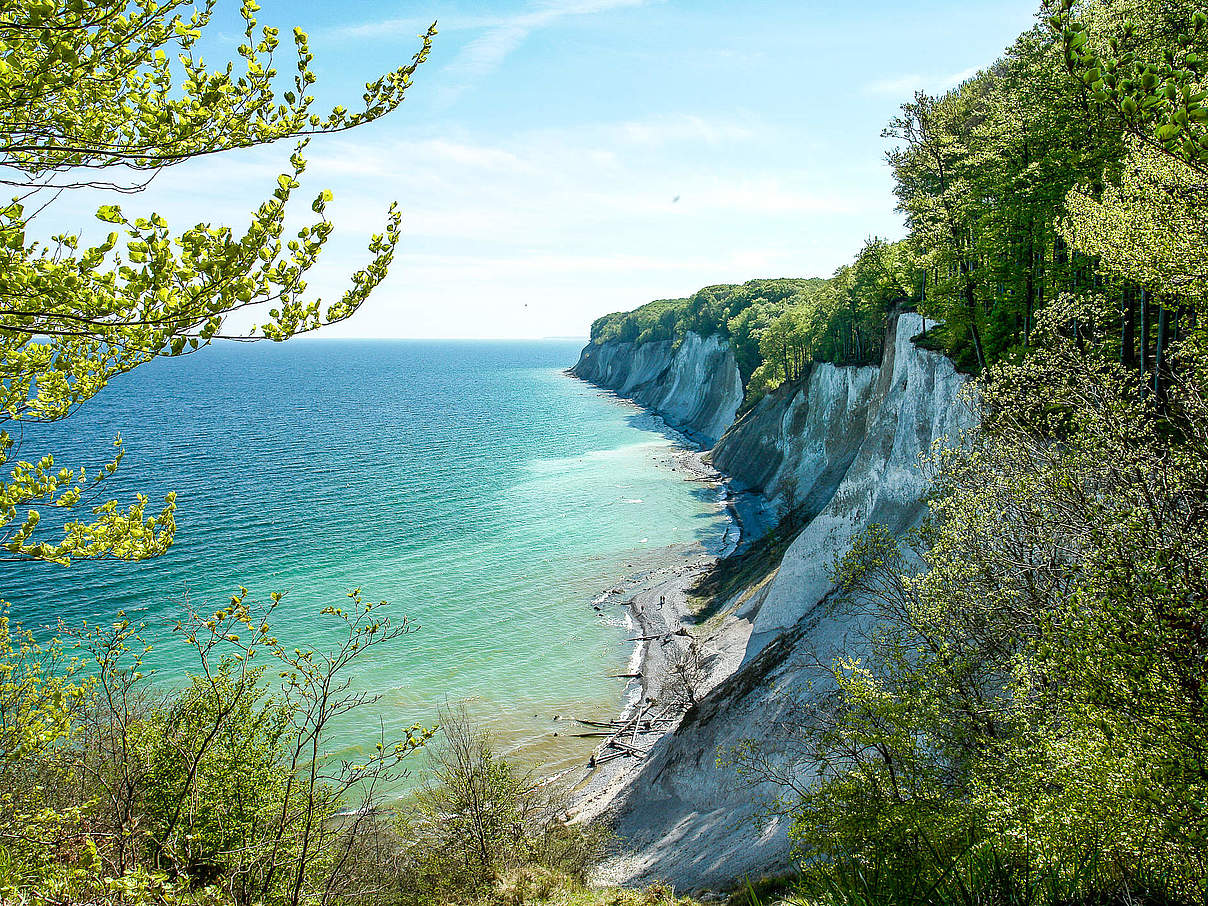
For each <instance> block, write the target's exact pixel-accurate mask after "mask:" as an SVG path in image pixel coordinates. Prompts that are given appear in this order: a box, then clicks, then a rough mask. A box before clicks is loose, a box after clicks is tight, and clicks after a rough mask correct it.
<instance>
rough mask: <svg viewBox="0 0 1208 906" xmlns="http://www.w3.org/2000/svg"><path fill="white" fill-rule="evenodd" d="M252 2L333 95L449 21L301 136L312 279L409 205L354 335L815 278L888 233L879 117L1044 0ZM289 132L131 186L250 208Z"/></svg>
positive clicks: (478, 328)
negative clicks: (385, 102) (376, 106)
mask: <svg viewBox="0 0 1208 906" xmlns="http://www.w3.org/2000/svg"><path fill="white" fill-rule="evenodd" d="M261 2H262V10H261V12H260V18H261V21H262V22H263V23H264V24H273V25H277V26H280V27H281V28H282V32H283V34H288V33H289V32H288V29H289V27H290V26H293V25H299V26H301V27H302V28H304V29H305V30H306V31H308V32H309V33H310V35H311V41H312V48H313V50H314V52H315V55H316V71H317V73H318V75H319V77H320V82H319V86H318V90H317V92H316V94H317V95H318V97H319V98H320V100H321V101H324V102H325V103H326V104H328V105H330V104H331V103H335V102H343V103H346V104H347V106H349V107H352V106H354V104H353V103H352V102H353V101H355V100H356V99H357V98H359V96H360V93H361V91H362V90H363V83H364V82H365V81H367V80H368V79H371V78H373V77H374V76H376V75H377V74H379V73H380V72H381V71H384V70H386V69H389V68H391V67H393V66H395V65H397V64H398V63H399V62H401V61H403V60H405V59H407V58H409V57H410V56H411V54H412V53H413V52H414V50H415V49H416V47H417V46H418V42H417V40H416V37H415V36H416V34H417V33H418V32H420V31H422V30H423V28H424V27H425V26H426V24H427V23H428V22H430V21H431V20H433V19H435V20H438V21H439V27H440V35H439V37H438V38H437V40H436V45H435V49H434V51H433V53H432V56H431V58H430V60H429V62H428V63H427V64H425V66H423V67H422V68H421V70H420V72H419V73H418V74H417V76H416V79H415V84H414V87H413V88H412V90H411V93H410V95H409V98H408V100H407V102H406V103H405V104H404V105H403V107H402V108H400V109H399V110H398V111H396V112H395V113H394V114H392V115H391V116H389V117H387V118H386V119H384V120H383V121H380V122H378V123H374V124H372V125H371V126H369V127H366V128H364V129H358V130H355V131H353V132H351V133H348V134H346V135H342V136H331V137H325V138H321V139H317V140H315V141H314V142H313V143H312V145H311V148H310V151H309V154H308V156H309V159H310V162H311V166H310V169H309V170H308V172H307V176H306V182H305V183H304V189H305V190H306V191H305V192H304V194H305V196H306V197H307V198H309V196H310V195H311V194H313V193H317V192H318V191H319V190H320V189H322V188H330V189H331V190H333V191H334V193H335V202H334V203H333V204H332V206H331V213H332V217H333V219H334V220H335V221H336V224H337V227H338V229H337V234H336V238H335V239H334V240H333V242H332V245H331V248H330V250H329V253H328V255H327V260H326V262H325V264H324V266H323V267H322V269H321V272H319V273H317V274H316V276H315V279H314V280H312V286H313V287H314V288H315V289H316V290H318V291H320V292H322V293H323V294H324V295H325V296H331V295H335V294H336V293H337V292H338V290H339V287H340V285H341V282H340V277H341V275H342V274H343V273H346V272H348V271H351V270H352V269H354V268H355V267H356V266H358V265H359V264H360V263H361V262H362V261H363V260H364V254H363V252H362V251H361V249H362V248H363V246H364V242H365V239H366V237H367V236H368V235H369V233H370V232H372V231H373V230H374V229H376V228H378V227H380V224H381V222H382V219H383V213H384V210H385V207H386V204H387V203H388V202H389V201H390V200H397V201H398V202H399V203H400V205H401V207H402V209H403V211H404V218H405V220H404V230H405V232H404V238H403V243H402V245H401V247H400V250H399V255H398V258H397V259H396V263H395V266H394V269H393V272H392V274H391V276H390V277H389V279H388V281H387V282H386V283H385V284H384V285H383V286H382V287H381V288H380V290H379V291H378V293H377V294H376V295H375V296H374V297H373V298H372V299H371V300H370V301H369V302H368V303H367V304H366V306H365V307H364V308H363V310H362V311H361V312H359V313H358V315H357V316H356V317H355V318H354V319H352V320H351V321H350V322H348V323H347V324H344V325H340V326H338V327H335V328H332V329H331V330H330V331H329V335H332V336H345V337H352V336H356V337H541V336H582V335H585V334H586V332H587V329H588V326H589V325H590V323H591V321H592V319H593V318H595V317H597V316H598V315H600V314H603V313H605V312H608V311H615V310H619V309H628V308H632V307H634V306H636V305H639V304H642V303H643V302H646V301H649V300H650V299H655V298H666V297H672V296H682V295H686V294H688V293H690V292H692V291H694V290H695V289H697V288H699V287H701V286H704V285H707V284H710V283H723V282H726V283H728V282H741V281H743V280H747V279H751V278H754V277H776V276H809V275H826V274H829V273H830V272H831V271H833V270H834V268H835V267H837V266H838V265H840V264H842V263H843V262H844V261H846V260H848V259H849V258H850V257H851V256H852V255H853V254H854V253H855V252H856V251H857V250H858V248H859V247H860V245H861V243H862V242H863V240H864V238H865V237H866V236H869V235H874V234H876V235H882V236H889V237H895V238H896V237H898V236H900V235H901V219H900V216H899V215H897V214H895V213H894V210H893V197H892V195H891V180H890V175H889V172H888V168H887V167H886V165H885V164H884V158H883V155H884V150H885V142H884V140H883V139H882V138H881V137H880V133H881V129H882V128H883V127H884V125H885V123H886V122H887V121H888V119H889V118H890V117H891V116H892V115H893V114H894V112H895V110H896V108H897V106H898V105H899V104H900V103H901V102H902V101H903V100H905V99H908V98H909V96H910V95H911V93H912V91H913V90H914V89H916V88H918V89H924V90H929V91H938V90H942V89H944V88H946V87H949V86H951V85H953V84H955V83H957V82H958V81H960V80H961V79H962V78H963V77H965V76H967V75H969V74H972V73H973V72H975V71H976V70H977V69H978V68H979V67H982V66H985V65H987V64H989V63H991V62H992V61H993V60H994V58H995V57H996V56H997V55H998V54H999V53H1000V52H1001V50H1002V49H1003V48H1004V47H1006V46H1008V45H1009V44H1010V43H1011V42H1012V40H1013V39H1014V38H1015V36H1016V35H1017V34H1018V33H1019V32H1021V31H1023V30H1024V29H1026V28H1028V27H1030V26H1031V25H1032V23H1033V21H1034V19H1033V15H1034V11H1035V6H1034V4H1033V2H1032V0H994V2H986V0H935V2H926V3H911V4H903V3H889V2H883V0H877V2H868V0H865V2H859V3H851V2H846V3H843V2H772V0H766V2H742V3H740V2H701V0H661V2H660V0H526V2H508V3H504V2H476V3H475V2H445V0H432V2H422V0H421V2H410V0H408V2H382V0H375V2H369V0H343V2H340V3H332V2H323V3H318V2H304V0H292V2H282V0H261ZM227 5H228V6H232V4H230V3H228V4H227ZM232 9H233V8H232ZM230 11H232V10H228V12H227V13H226V14H225V15H226V18H220V19H219V21H217V22H216V23H215V27H214V29H213V30H214V32H215V34H213V35H212V36H211V37H210V39H209V40H208V42H207V47H208V50H207V57H208V59H210V60H211V61H216V60H217V59H218V56H219V55H220V54H221V48H222V46H223V41H222V40H220V39H221V38H222V37H224V36H225V37H226V38H228V39H229V42H230V43H229V44H228V46H233V44H234V43H235V39H236V36H235V34H234V29H233V25H234V24H235V20H234V19H233V18H231V17H230ZM289 151H290V148H289V147H288V146H278V147H276V148H274V149H269V150H258V151H255V152H250V153H245V154H240V155H237V156H230V157H227V158H225V159H210V160H205V161H200V162H196V163H194V164H190V165H188V166H186V167H180V168H176V169H174V170H172V171H169V172H167V173H165V174H163V175H162V176H161V177H159V178H158V179H157V181H156V183H155V185H154V186H153V188H152V189H151V190H149V191H148V192H146V193H144V194H143V195H142V196H139V197H136V198H133V199H128V200H125V202H124V206H125V207H126V208H127V210H129V211H135V210H140V209H141V210H150V209H155V210H158V211H160V212H161V213H164V214H166V215H168V216H169V217H170V218H173V219H174V220H175V222H176V223H178V224H180V225H184V224H185V223H186V222H187V223H193V222H196V221H197V220H199V219H208V220H215V221H219V220H221V221H225V222H229V223H231V224H232V225H239V224H241V223H243V222H245V220H246V212H248V211H249V210H250V209H251V208H252V207H253V206H254V204H255V203H256V202H257V201H258V200H259V199H260V198H261V197H263V196H265V195H267V194H268V193H269V192H270V191H271V188H272V184H273V178H274V176H275V174H276V173H277V172H279V170H280V168H281V167H282V166H283V165H284V162H285V161H286V159H287V158H288V155H289ZM677 198H678V201H676V200H675V199H677ZM300 201H302V203H301V204H300V205H299V206H298V207H299V209H300V211H301V212H302V213H305V212H306V210H307V208H308V204H307V202H306V198H303V199H300ZM78 203H79V202H76V203H75V204H78ZM98 231H99V230H98Z"/></svg>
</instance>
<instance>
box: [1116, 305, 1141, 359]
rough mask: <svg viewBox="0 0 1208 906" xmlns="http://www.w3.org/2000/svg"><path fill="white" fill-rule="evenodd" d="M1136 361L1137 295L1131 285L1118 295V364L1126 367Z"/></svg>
mask: <svg viewBox="0 0 1208 906" xmlns="http://www.w3.org/2000/svg"><path fill="white" fill-rule="evenodd" d="M1136 362H1137V297H1136V292H1135V291H1134V289H1133V288H1132V287H1131V286H1126V287H1125V288H1124V293H1123V295H1122V296H1121V297H1120V364H1121V365H1123V366H1125V367H1126V368H1128V367H1132V366H1134V365H1136Z"/></svg>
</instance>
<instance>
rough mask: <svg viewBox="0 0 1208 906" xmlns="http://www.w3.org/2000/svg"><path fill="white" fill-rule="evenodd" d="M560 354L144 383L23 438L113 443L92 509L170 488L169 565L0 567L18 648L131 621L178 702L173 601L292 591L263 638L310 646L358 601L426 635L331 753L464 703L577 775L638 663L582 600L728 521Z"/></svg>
mask: <svg viewBox="0 0 1208 906" xmlns="http://www.w3.org/2000/svg"><path fill="white" fill-rule="evenodd" d="M577 352H578V344H577V343H573V342H562V341H547V342H529V343H512V342H507V343H504V342H499V343H484V342H473V343H465V342H419V341H414V342H412V341H379V342H374V341H359V342H352V341H349V342H319V341H311V342H299V341H295V342H292V343H287V344H283V345H268V344H258V345H250V346H249V345H235V344H224V345H221V346H218V347H215V348H211V349H207V350H203V351H202V352H201V353H199V354H196V355H193V356H189V357H185V358H182V359H177V360H163V361H157V362H153V363H151V364H150V365H148V366H145V367H143V368H140V369H138V370H137V371H135V372H132V373H131V374H129V375H125V376H123V377H121V378H119V379H117V380H115V381H114V382H113V384H112V385H111V386H110V387H109V388H107V389H106V390H105V391H104V392H103V393H102V394H101V395H100V396H98V397H97V398H96V399H94V400H92V401H90V402H89V403H88V404H86V405H85V406H84V407H83V408H82V409H81V410H80V411H79V412H77V413H76V414H75V415H73V416H72V417H71V418H70V419H68V420H67V421H65V422H62V423H60V424H57V425H52V426H45V427H37V428H34V429H29V428H27V429H26V434H25V439H24V446H23V448H22V451H21V455H22V456H23V457H24V458H30V457H32V456H34V455H40V454H41V453H42V452H44V451H47V450H50V451H53V452H55V453H56V454H57V464H59V465H71V466H79V465H81V464H92V465H95V464H96V463H97V462H98V461H99V460H100V458H101V457H102V456H104V455H106V454H107V453H108V452H109V451H111V450H112V447H111V446H110V444H111V442H112V440H113V437H114V435H115V434H117V433H118V432H119V431H120V432H121V434H122V436H123V438H124V440H125V442H126V449H127V453H126V459H125V461H124V462H123V464H122V468H121V470H120V472H119V473H118V475H117V476H116V477H115V479H114V480H113V483H112V484H111V485H110V487H109V492H108V494H107V495H106V496H107V497H108V496H112V497H116V498H117V499H119V500H123V499H128V498H129V497H130V496H132V494H133V493H134V492H135V491H142V492H144V493H147V494H148V495H149V496H150V497H151V499H152V503H153V504H154V503H157V502H158V501H159V500H161V499H162V497H163V495H164V493H165V492H167V491H169V490H175V491H176V492H177V494H178V513H177V519H178V523H179V530H178V533H177V538H176V543H175V545H174V546H173V547H172V548H171V549H170V551H169V552H168V553H167V554H166V555H164V556H163V557H161V558H158V559H156V560H152V561H145V562H143V563H117V562H103V563H84V562H81V563H77V564H74V565H72V566H71V567H69V568H67V569H63V568H61V567H55V566H49V565H43V564H3V565H0V598H2V599H4V600H7V601H9V602H10V603H11V607H12V613H13V616H14V617H15V618H16V619H17V620H19V621H21V622H23V623H25V624H27V625H31V626H44V625H49V624H52V623H54V622H55V621H56V620H58V619H62V620H65V621H66V622H68V623H78V622H79V621H81V620H84V619H87V620H89V621H90V622H92V621H98V620H99V621H105V620H110V619H112V618H113V617H114V616H115V615H116V614H117V612H118V611H119V610H124V611H125V612H126V613H127V615H128V616H129V617H130V618H132V619H135V620H141V621H143V622H145V623H146V634H147V637H148V639H149V641H151V642H152V643H153V645H154V649H153V651H152V653H151V655H150V656H149V661H150V663H151V665H152V666H153V667H154V668H155V669H156V670H157V672H158V676H159V678H160V679H161V680H163V681H166V682H179V681H180V680H181V679H182V678H183V676H184V675H185V672H186V671H187V669H188V667H189V665H190V664H191V663H192V661H191V659H190V657H189V652H188V650H187V649H186V648H184V647H183V646H182V645H180V643H179V642H175V641H174V640H173V637H172V633H171V631H170V629H171V627H172V625H173V624H174V621H175V620H176V619H177V618H178V617H179V616H180V615H181V614H182V612H183V608H184V602H185V601H186V600H188V601H190V602H191V603H192V604H193V605H194V606H196V607H198V608H202V609H209V610H212V609H215V608H216V607H218V606H220V605H222V604H223V603H224V602H225V601H226V600H228V599H229V597H230V595H231V593H232V592H233V591H234V590H235V589H236V588H237V587H238V586H239V585H244V586H246V587H247V588H249V589H250V590H251V591H252V593H253V595H257V596H259V597H261V598H267V595H268V593H269V592H270V591H274V590H276V591H285V592H286V593H287V594H286V597H285V601H284V603H283V605H282V606H281V608H280V610H279V612H278V614H277V617H276V624H275V628H274V631H275V633H276V634H277V635H278V637H280V638H281V639H282V640H283V641H288V642H289V643H290V644H291V645H292V646H299V647H305V646H314V647H317V648H325V647H329V646H330V645H331V644H333V641H334V640H333V637H332V636H331V635H329V633H330V631H331V630H330V629H329V628H328V626H329V624H327V623H325V622H324V621H323V620H322V619H320V618H319V617H318V611H319V610H320V609H321V608H322V607H323V606H325V605H327V604H336V605H340V604H342V603H344V602H345V598H344V594H345V593H346V592H347V591H348V590H349V589H351V588H354V587H359V588H361V589H362V591H363V594H364V596H365V598H366V599H372V600H387V601H389V602H391V603H390V612H391V614H392V615H393V616H394V617H395V618H400V617H402V616H403V615H406V616H408V617H410V618H411V619H412V620H414V621H415V623H417V624H418V625H419V626H420V627H421V628H420V630H419V631H418V632H416V633H414V634H412V635H409V636H406V637H404V638H401V639H398V640H396V641H394V642H392V643H390V644H389V645H388V646H382V647H379V648H377V649H373V650H371V651H370V652H368V653H367V655H366V656H365V657H364V659H363V660H362V661H360V662H359V663H358V665H357V669H356V673H355V684H356V687H357V688H359V689H363V690H366V691H370V692H374V693H379V694H381V696H382V699H381V700H380V702H378V703H377V704H376V705H374V706H372V707H371V708H370V709H369V710H368V711H366V712H362V714H361V715H360V716H359V717H358V718H357V720H356V721H355V723H347V724H345V725H344V726H341V727H339V728H337V735H336V738H335V739H334V740H333V746H334V747H335V748H337V749H340V748H344V747H350V746H355V745H356V744H357V742H358V741H359V740H360V739H361V738H362V734H363V733H364V732H365V730H364V728H366V727H369V728H373V729H374V730H376V728H377V725H378V721H379V718H380V719H381V720H382V721H383V722H384V723H385V725H386V729H387V731H388V732H389V731H390V730H391V729H398V728H401V727H405V726H409V725H411V724H413V723H416V722H419V723H431V722H432V720H433V718H434V714H435V711H436V709H437V708H438V707H439V706H440V705H441V704H442V703H444V702H445V701H460V700H468V707H469V709H470V710H471V712H472V713H473V714H475V715H476V716H477V717H479V718H480V719H482V720H484V721H485V722H487V723H488V724H489V725H490V726H491V727H492V729H493V730H495V731H496V732H497V733H498V734H499V735H500V736H501V737H502V739H503V740H504V743H505V745H506V746H507V747H509V748H510V749H512V750H513V751H521V752H523V753H525V755H526V756H527V757H529V758H531V759H540V760H541V761H543V762H545V763H546V764H547V765H548V766H550V767H558V766H560V765H563V764H566V763H569V762H570V761H572V760H574V759H578V758H581V757H582V756H583V754H584V751H585V750H589V749H590V748H591V745H592V744H591V742H590V741H573V740H570V739H568V738H567V736H566V733H567V729H568V728H567V726H566V724H565V717H566V716H567V715H568V714H574V715H584V714H596V715H600V714H604V713H608V712H610V711H615V710H616V709H617V707H618V706H619V704H620V702H621V697H622V681H620V680H616V679H609V678H608V677H607V676H606V674H608V673H616V672H619V670H618V668H620V667H622V666H623V665H624V664H625V662H626V660H627V658H628V656H629V654H630V650H631V646H630V645H627V644H626V643H625V641H624V640H625V636H626V632H625V630H624V627H623V626H621V625H619V622H618V620H619V614H618V613H615V612H614V613H603V614H601V613H597V611H596V610H595V609H593V607H592V606H591V603H592V600H593V598H595V597H596V596H598V595H599V593H600V592H601V591H602V590H603V589H606V588H608V587H610V586H612V585H615V584H616V583H617V581H618V580H620V579H622V578H624V577H626V576H628V575H631V574H633V573H634V572H635V571H637V570H639V569H642V568H647V567H650V566H653V565H659V564H662V563H666V562H668V561H670V560H672V559H674V558H675V557H682V556H684V549H685V548H684V546H685V545H688V546H692V547H694V548H696V549H698V550H699V548H700V546H701V545H704V546H707V547H716V544H717V542H718V541H719V540H720V536H721V534H722V532H723V530H724V520H725V515H724V512H723V511H722V510H721V508H720V507H719V506H718V502H717V497H716V493H715V492H714V491H713V490H712V489H709V488H707V487H705V486H702V485H701V484H699V483H693V482H687V481H684V480H682V479H681V478H680V477H679V475H678V474H677V473H675V472H673V471H671V469H670V467H669V464H668V459H669V456H670V454H671V453H672V452H673V450H674V445H673V440H672V439H671V438H670V437H668V436H667V435H666V434H665V433H662V432H661V431H660V430H659V423H658V422H657V420H656V419H653V418H651V417H650V416H647V415H644V414H643V413H641V412H640V411H639V410H637V409H636V408H635V407H633V406H632V405H630V404H628V403H625V402H623V401H620V400H616V399H614V398H611V397H609V396H607V395H605V394H603V393H601V392H600V391H598V390H597V389H595V388H593V387H591V386H589V385H586V384H584V383H581V382H579V381H577V380H575V379H573V378H570V377H568V376H566V375H565V374H563V373H562V369H564V368H565V367H566V366H568V365H569V364H572V363H573V362H574V361H575V358H576V356H577ZM44 516H49V513H44ZM613 610H614V611H617V610H619V608H613ZM555 715H558V716H559V717H561V718H562V719H563V722H562V723H561V724H559V722H558V721H555V720H554V719H553V718H554V716H555ZM559 730H561V733H560V735H558V736H555V735H554V734H555V733H558V732H559Z"/></svg>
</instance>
